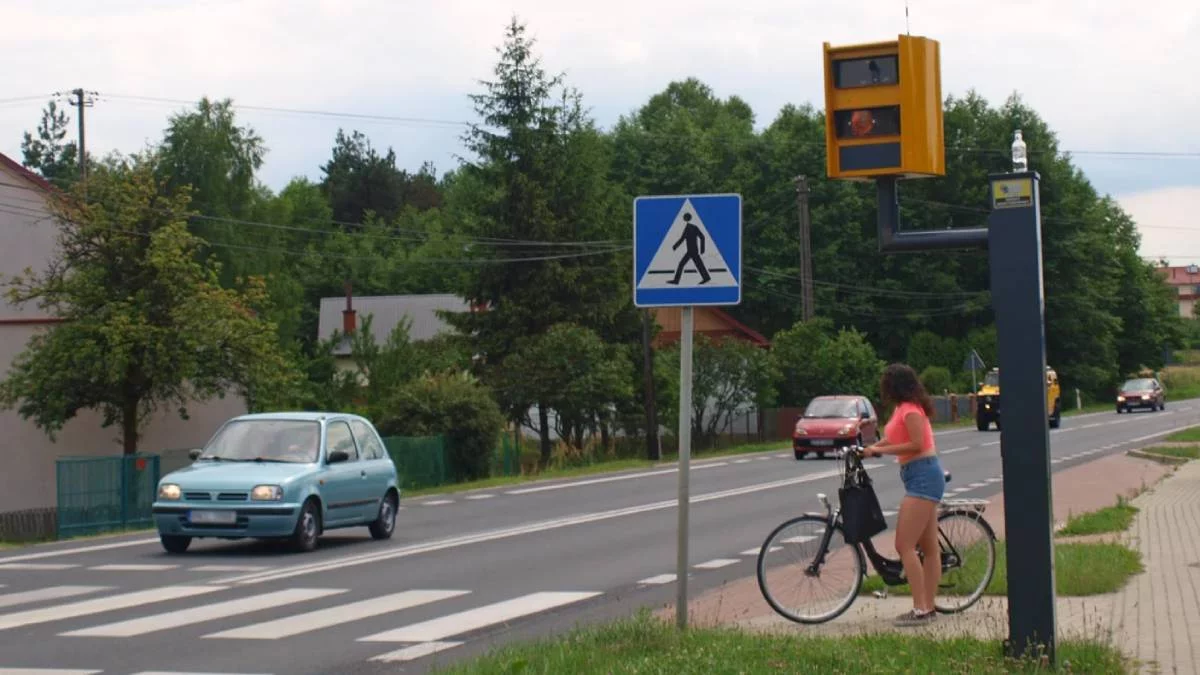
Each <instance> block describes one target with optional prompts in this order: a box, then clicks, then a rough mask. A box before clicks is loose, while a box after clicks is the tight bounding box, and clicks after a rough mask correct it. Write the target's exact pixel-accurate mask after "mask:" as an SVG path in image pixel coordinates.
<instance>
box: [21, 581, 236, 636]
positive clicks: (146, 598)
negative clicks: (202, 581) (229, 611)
mask: <svg viewBox="0 0 1200 675" xmlns="http://www.w3.org/2000/svg"><path fill="white" fill-rule="evenodd" d="M225 589H226V587H225V586H163V587H162V588H151V589H149V590H145V591H134V592H132V593H125V594H122V595H111V596H107V597H103V598H96V599H94V600H83V601H81V602H72V603H68V604H65V605H54V606H52V607H42V608H40V609H31V610H27V611H24V612H14V613H12V614H0V630H7V629H9V628H20V627H21V626H31V625H33V624H38V623H46V622H49V621H59V620H61V619H74V618H78V617H81V616H88V615H89V614H99V613H101V612H112V611H116V610H118V609H128V608H130V607H137V606H139V605H149V604H151V603H155V602H166V601H168V600H178V599H181V598H190V597H192V596H195V595H203V594H205V593H213V592H215V591H223V590H225Z"/></svg>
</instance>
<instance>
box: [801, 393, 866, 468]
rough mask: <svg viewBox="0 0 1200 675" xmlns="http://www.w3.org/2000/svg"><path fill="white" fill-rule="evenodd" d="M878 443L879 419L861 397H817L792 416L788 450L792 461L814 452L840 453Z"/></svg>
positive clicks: (820, 454) (823, 455) (823, 454)
mask: <svg viewBox="0 0 1200 675" xmlns="http://www.w3.org/2000/svg"><path fill="white" fill-rule="evenodd" d="M877 440H879V417H878V416H877V415H876V414H875V408H874V407H873V406H872V405H871V402H870V401H869V400H867V398H866V397H865V396H818V397H816V398H814V399H813V400H812V401H811V402H810V403H809V404H808V407H806V408H805V409H804V412H803V413H802V414H801V415H799V416H798V417H796V426H795V427H794V428H793V429H792V450H793V452H795V454H796V459H804V457H805V456H806V455H807V454H808V453H810V452H815V453H816V455H817V457H818V458H824V457H825V454H826V453H827V452H830V451H833V452H835V453H837V454H840V453H841V451H842V450H844V449H845V448H846V447H848V446H851V445H854V444H858V445H869V444H871V443H874V442H875V441H877Z"/></svg>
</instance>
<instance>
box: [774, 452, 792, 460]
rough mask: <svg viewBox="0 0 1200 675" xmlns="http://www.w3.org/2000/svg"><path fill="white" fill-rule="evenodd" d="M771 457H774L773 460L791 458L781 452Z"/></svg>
mask: <svg viewBox="0 0 1200 675" xmlns="http://www.w3.org/2000/svg"><path fill="white" fill-rule="evenodd" d="M773 456H774V457H775V459H787V458H788V457H791V456H792V455H789V454H787V453H786V452H781V453H779V454H778V455H773Z"/></svg>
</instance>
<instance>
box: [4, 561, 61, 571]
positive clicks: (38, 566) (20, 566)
mask: <svg viewBox="0 0 1200 675" xmlns="http://www.w3.org/2000/svg"><path fill="white" fill-rule="evenodd" d="M72 567H79V565H71V564H68V563H4V564H0V570H25V571H28V572H53V571H57V570H69V569H71V568H72Z"/></svg>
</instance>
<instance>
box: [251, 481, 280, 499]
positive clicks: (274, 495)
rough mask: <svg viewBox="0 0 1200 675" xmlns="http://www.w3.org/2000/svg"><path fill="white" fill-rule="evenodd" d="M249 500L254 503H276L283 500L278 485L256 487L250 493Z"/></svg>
mask: <svg viewBox="0 0 1200 675" xmlns="http://www.w3.org/2000/svg"><path fill="white" fill-rule="evenodd" d="M250 499H251V500H252V501H256V502H277V501H279V500H281V499H283V488H281V487H279V486H278V485H256V486H254V489H253V490H251V491H250Z"/></svg>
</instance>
